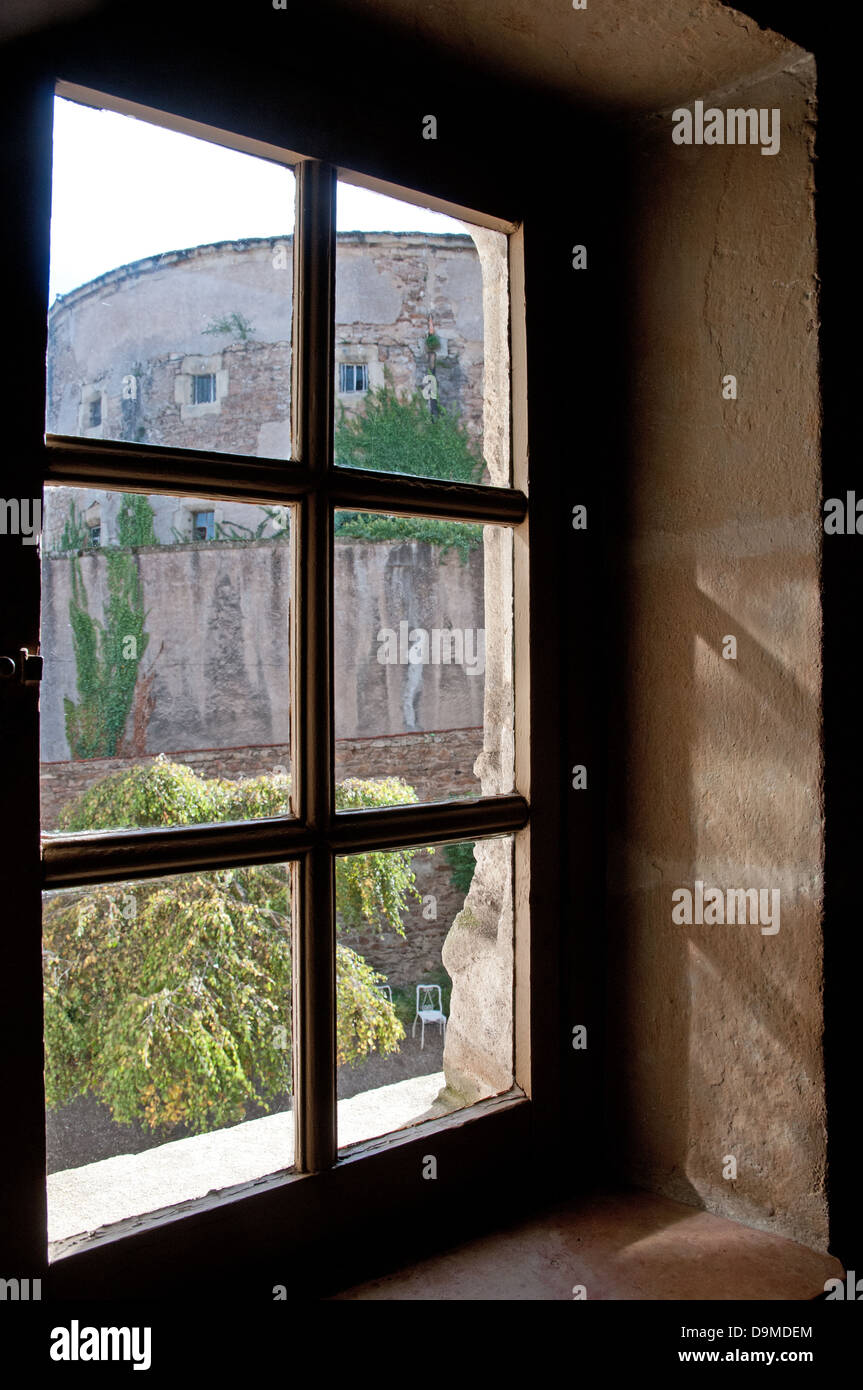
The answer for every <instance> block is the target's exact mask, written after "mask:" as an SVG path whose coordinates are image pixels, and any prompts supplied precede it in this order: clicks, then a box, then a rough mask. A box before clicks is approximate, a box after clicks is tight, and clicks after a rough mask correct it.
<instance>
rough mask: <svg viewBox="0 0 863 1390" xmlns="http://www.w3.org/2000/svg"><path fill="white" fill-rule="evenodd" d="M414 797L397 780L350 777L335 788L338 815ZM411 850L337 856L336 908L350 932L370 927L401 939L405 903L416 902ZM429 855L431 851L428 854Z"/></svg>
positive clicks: (407, 801) (398, 803) (406, 801)
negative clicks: (371, 779)
mask: <svg viewBox="0 0 863 1390" xmlns="http://www.w3.org/2000/svg"><path fill="white" fill-rule="evenodd" d="M416 800H417V794H416V792H415V791H414V789H413V787H410V786H408V784H407V782H403V781H402V780H401V778H399V777H383V778H380V779H379V780H377V781H368V782H365V781H360V780H359V778H356V777H350V778H348V779H347V780H346V781H344V782H341V783H340V784H339V785H338V786H337V787H336V806H337V808H338V809H339V810H340V811H353V810H359V809H360V808H362V807H364V806H405V805H410V804H411V803H414V802H416ZM416 853H417V851H416V850H415V849H396V850H392V849H388V850H371V851H369V852H368V853H366V854H349V855H340V856H339V858H338V859H337V860H336V904H337V906H338V911H339V916H340V917H341V920H342V923H343V925H344V927H345V928H346V929H348V930H351V929H354V928H356V927H359V926H362V925H372V926H374V927H376V928H377V930H378V931H379V932H383V931H384V930H385V929H387V928H388V929H389V930H390V931H394V932H396V933H397V934H398V935H399V936H404V934H405V929H404V926H403V924H402V920H401V914H402V913H403V912H404V910H405V908H406V907H407V906H408V899H409V898H410V897H414V898H417V899H419V897H420V895H419V893H418V892H417V891H416V888H415V886H414V885H415V878H416V876H415V874H414V871H413V869H412V868H411V861H412V860H413V858H414V856H415V854H416ZM427 853H428V854H433V853H434V850H432V849H429V850H427Z"/></svg>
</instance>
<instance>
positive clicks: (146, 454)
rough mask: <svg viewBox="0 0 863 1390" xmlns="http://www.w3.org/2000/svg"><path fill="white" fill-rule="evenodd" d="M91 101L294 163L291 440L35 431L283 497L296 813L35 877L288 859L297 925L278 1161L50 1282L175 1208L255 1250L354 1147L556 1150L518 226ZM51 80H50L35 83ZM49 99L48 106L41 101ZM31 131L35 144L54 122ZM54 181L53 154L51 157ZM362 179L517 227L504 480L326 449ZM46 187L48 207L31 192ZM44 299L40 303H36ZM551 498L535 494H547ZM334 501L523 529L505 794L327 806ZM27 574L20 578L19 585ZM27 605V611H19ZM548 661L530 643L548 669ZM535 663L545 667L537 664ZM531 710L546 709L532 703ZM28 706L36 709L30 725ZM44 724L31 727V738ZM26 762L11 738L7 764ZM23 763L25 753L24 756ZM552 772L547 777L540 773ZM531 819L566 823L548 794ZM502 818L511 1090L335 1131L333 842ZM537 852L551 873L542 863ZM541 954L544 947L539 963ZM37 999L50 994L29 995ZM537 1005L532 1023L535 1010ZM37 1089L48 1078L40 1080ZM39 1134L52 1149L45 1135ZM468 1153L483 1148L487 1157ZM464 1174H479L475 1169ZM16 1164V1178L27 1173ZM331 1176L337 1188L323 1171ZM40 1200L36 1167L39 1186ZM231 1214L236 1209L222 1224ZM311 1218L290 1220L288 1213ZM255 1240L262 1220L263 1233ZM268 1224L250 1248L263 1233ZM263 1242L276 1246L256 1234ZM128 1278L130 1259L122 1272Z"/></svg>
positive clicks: (178, 487)
mask: <svg viewBox="0 0 863 1390" xmlns="http://www.w3.org/2000/svg"><path fill="white" fill-rule="evenodd" d="M55 94H56V95H59V96H66V97H69V98H70V99H73V100H77V101H81V100H84V101H87V102H88V103H89V104H93V105H98V106H101V107H105V108H107V109H112V110H115V111H119V112H125V113H127V114H133V115H138V116H139V117H142V118H143V119H146V120H151V121H154V123H156V124H163V125H166V126H169V127H170V128H173V129H177V130H182V131H185V132H186V133H189V134H194V135H198V136H200V138H203V139H208V140H211V141H213V140H215V141H216V142H217V143H224V144H226V145H230V146H231V147H232V148H234V149H237V150H247V151H248V152H249V153H255V154H263V155H264V156H265V157H268V158H278V159H279V160H281V161H282V162H285V163H289V164H291V165H292V166H293V168H294V172H295V175H296V180H297V186H296V195H297V202H296V230H295V234H294V290H293V359H292V440H293V446H292V458H291V459H290V460H288V461H285V460H276V459H261V458H250V457H243V456H233V455H229V454H225V453H215V452H207V451H200V450H189V449H175V448H171V447H164V446H139V445H136V444H130V443H126V442H122V441H112V440H103V439H98V440H94V439H90V438H85V437H77V436H75V437H64V436H55V435H51V436H45V437H44V442H43V444H42V445H41V450H40V452H41V465H40V468H39V472H40V474H41V479H42V483H43V485H72V486H82V487H84V486H87V487H93V486H100V487H104V488H108V489H114V490H124V489H126V490H135V491H139V492H142V491H143V492H147V493H154V494H159V493H160V494H163V495H183V496H195V497H200V498H201V499H202V500H203V499H207V501H208V502H213V501H219V500H235V501H244V502H250V503H262V502H268V503H273V504H279V503H284V504H287V505H290V506H291V507H292V509H293V512H292V515H293V528H292V531H293V534H292V542H293V551H294V555H293V566H292V570H293V587H292V594H291V608H292V613H293V614H294V619H293V629H294V630H293V635H292V649H291V651H292V658H291V660H292V670H291V699H292V719H291V729H292V734H291V737H292V748H291V756H292V768H293V772H294V783H293V802H292V811H293V815H292V816H291V817H290V818H284V817H279V818H272V819H267V820H259V821H252V822H247V823H240V824H227V825H226V824H218V825H212V826H191V827H179V828H176V829H143V830H132V831H122V832H120V831H116V832H113V831H112V832H100V833H95V834H92V835H86V836H79V837H74V838H62V837H56V838H55V837H51V838H50V839H49V840H46V841H45V842H44V843H43V845H42V874H41V878H42V887H43V888H45V889H60V888H69V887H75V886H80V885H84V884H88V883H109V882H116V881H122V880H126V879H132V878H142V877H155V876H159V875H165V874H173V873H184V872H196V871H201V870H205V869H213V868H217V867H230V866H232V865H240V864H259V863H273V862H283V861H284V862H290V863H291V865H292V889H293V895H294V896H293V901H294V904H295V911H294V913H293V922H294V926H293V930H294V942H293V950H294V965H295V969H294V997H293V1027H294V1107H293V1115H294V1124H295V1156H294V1167H293V1169H292V1170H291V1171H290V1172H282V1173H277V1174H273V1175H271V1176H270V1177H268V1178H264V1179H261V1180H258V1181H257V1182H253V1183H246V1184H242V1185H239V1186H236V1187H233V1188H227V1189H224V1190H223V1191H221V1192H218V1193H215V1194H211V1195H210V1196H209V1197H208V1198H205V1199H201V1200H200V1201H198V1202H193V1203H181V1204H179V1205H178V1206H176V1207H171V1208H168V1209H166V1210H165V1211H162V1212H155V1213H150V1214H148V1215H147V1216H144V1217H135V1218H130V1219H129V1220H128V1221H126V1222H121V1223H118V1224H116V1225H112V1226H111V1227H108V1228H105V1229H104V1230H102V1231H100V1232H98V1233H90V1234H88V1235H87V1236H86V1237H82V1238H81V1239H79V1240H72V1241H69V1242H66V1243H65V1245H64V1248H63V1250H62V1252H61V1253H60V1254H59V1255H55V1256H54V1257H53V1259H52V1263H51V1265H50V1273H51V1276H52V1283H53V1285H54V1288H55V1289H56V1290H58V1291H59V1292H60V1293H61V1295H62V1292H63V1290H64V1289H65V1290H66V1291H68V1292H70V1293H71V1292H74V1293H80V1292H82V1291H83V1290H87V1289H90V1290H95V1289H98V1288H99V1287H102V1286H103V1285H104V1283H105V1282H109V1283H110V1282H111V1281H112V1280H113V1279H115V1278H118V1277H119V1276H120V1273H121V1272H122V1273H123V1274H124V1275H125V1274H128V1272H129V1269H130V1263H129V1262H130V1260H131V1261H132V1262H133V1263H135V1262H137V1265H138V1271H137V1272H138V1275H139V1277H141V1278H144V1279H146V1271H147V1270H148V1269H155V1268H158V1266H159V1261H160V1260H161V1261H163V1260H164V1259H166V1258H168V1251H169V1250H171V1249H172V1248H173V1246H174V1243H175V1241H176V1233H177V1223H180V1225H181V1226H182V1228H183V1231H184V1232H185V1235H186V1239H187V1243H188V1244H189V1248H190V1249H192V1248H194V1246H195V1243H196V1241H197V1240H200V1239H203V1240H204V1242H205V1243H206V1241H207V1239H209V1236H208V1235H207V1232H208V1231H210V1230H211V1226H210V1223H211V1222H212V1220H213V1219H217V1221H218V1229H219V1231H220V1240H221V1241H222V1242H224V1239H225V1235H226V1231H227V1230H229V1231H230V1241H231V1242H233V1246H232V1248H234V1249H236V1250H237V1251H239V1252H243V1251H247V1250H251V1249H252V1248H253V1247H255V1241H254V1239H252V1238H251V1232H252V1230H253V1229H256V1228H257V1227H259V1226H260V1222H261V1220H262V1219H263V1220H264V1224H265V1225H266V1224H267V1222H269V1221H275V1222H276V1223H277V1224H278V1226H279V1228H280V1229H282V1230H284V1227H285V1221H286V1220H288V1221H290V1218H291V1215H292V1214H293V1216H295V1217H296V1216H297V1215H298V1213H300V1212H302V1211H303V1208H304V1206H305V1205H306V1195H305V1192H304V1190H303V1189H304V1187H305V1185H307V1184H308V1183H309V1182H314V1181H316V1180H318V1179H323V1178H327V1179H328V1180H329V1181H330V1186H329V1187H328V1191H329V1192H330V1193H331V1195H332V1198H333V1200H334V1201H335V1210H336V1215H337V1214H338V1210H339V1204H340V1203H341V1204H342V1206H343V1208H344V1209H345V1210H346V1209H347V1208H348V1207H349V1206H350V1205H351V1203H353V1202H355V1200H356V1192H357V1165H358V1164H359V1165H360V1167H361V1168H362V1169H363V1177H362V1178H361V1179H360V1190H362V1189H363V1188H364V1187H365V1185H366V1184H367V1183H374V1182H375V1181H376V1175H377V1178H378V1179H379V1180H381V1181H383V1180H384V1179H383V1174H384V1173H385V1172H388V1171H390V1169H391V1167H392V1165H393V1163H395V1165H396V1167H397V1168H398V1169H399V1171H402V1170H403V1169H404V1167H405V1165H410V1166H411V1168H413V1167H414V1166H416V1168H417V1171H418V1169H419V1163H420V1159H419V1157H418V1156H417V1155H419V1154H421V1153H422V1152H424V1151H425V1150H427V1149H428V1146H429V1144H430V1142H432V1141H434V1142H436V1143H438V1144H439V1145H443V1146H450V1148H451V1151H452V1152H453V1153H455V1154H458V1155H460V1160H459V1161H460V1163H461V1165H462V1169H463V1174H464V1178H465V1181H471V1180H473V1181H474V1182H476V1183H477V1184H478V1183H480V1182H481V1181H482V1173H481V1164H482V1162H483V1161H484V1157H486V1158H487V1157H488V1156H490V1155H492V1154H495V1153H499V1152H500V1150H501V1145H503V1146H505V1147H506V1148H507V1150H508V1152H509V1153H510V1155H511V1158H512V1160H513V1161H514V1162H516V1163H518V1162H519V1161H520V1160H522V1159H526V1158H528V1157H535V1156H536V1153H537V1151H539V1152H541V1153H542V1152H544V1153H546V1154H547V1153H548V1152H549V1147H548V1146H549V1143H550V1142H551V1139H552V1135H553V1133H554V1130H555V1125H556V1117H555V1114H554V1111H555V1097H554V1086H555V1075H556V1063H555V1061H554V1054H555V1052H556V1050H557V1042H556V1038H554V1037H553V1036H552V1033H551V1032H550V1024H549V1019H548V1016H547V1010H545V1008H544V1004H543V1001H542V999H540V998H539V997H538V994H537V991H536V989H535V988H534V987H533V986H534V981H535V979H537V978H539V979H541V980H546V981H548V980H550V979H551V978H552V977H553V973H554V961H553V959H552V956H553V951H552V952H550V951H549V947H550V946H551V945H552V943H553V942H555V941H556V928H557V919H556V915H553V914H554V908H553V903H554V896H555V895H554V888H553V887H549V883H548V880H549V879H550V877H551V876H552V875H551V872H550V871H551V870H552V867H553V864H554V859H553V855H554V848H553V846H552V845H549V844H545V845H544V846H543V848H542V850H539V849H538V848H537V847H535V848H534V849H533V851H532V848H531V830H530V811H529V807H530V799H531V758H530V750H531V742H532V736H533V733H534V732H535V731H536V727H537V720H536V718H535V714H534V709H533V708H532V707H531V703H530V691H531V684H532V680H531V677H532V672H533V670H534V668H535V665H536V661H535V657H536V652H537V646H538V642H537V639H538V638H539V639H540V640H539V645H542V641H543V636H541V635H540V634H541V633H542V626H543V625H542V622H541V621H540V620H539V617H538V615H536V614H535V613H534V612H533V611H532V607H531V604H530V602H529V597H528V596H529V592H530V581H531V577H532V572H533V561H532V559H531V557H530V555H529V551H528V543H527V542H528V524H529V521H528V450H527V414H526V398H527V392H526V362H527V351H526V323H525V310H524V232H523V227H522V226H521V225H516V224H513V223H511V222H506V221H504V220H502V219H499V218H496V217H494V216H490V215H484V214H481V213H477V212H475V211H473V210H469V209H466V208H464V207H462V206H460V205H454V204H452V203H450V202H447V201H446V200H444V199H442V198H439V197H437V196H435V195H431V196H430V195H427V194H424V193H422V192H420V191H415V190H409V189H406V188H403V187H402V186H401V185H395V184H390V183H388V182H386V181H383V180H381V179H380V178H377V177H373V176H367V175H364V174H362V173H361V172H358V171H357V170H346V169H342V168H338V167H336V166H335V165H333V164H329V163H326V162H323V161H321V160H317V159H313V158H307V157H303V156H300V155H296V154H293V153H292V152H290V151H284V150H278V149H276V148H275V147H273V146H272V145H269V144H267V145H263V144H261V143H260V142H257V141H255V140H253V139H250V138H248V137H241V136H232V135H229V134H227V133H226V132H224V131H219V130H216V129H214V128H211V127H204V126H200V125H199V124H198V123H196V122H193V121H188V120H185V119H183V118H180V117H173V116H170V115H168V114H167V113H165V112H160V111H155V110H152V109H151V108H147V107H142V106H141V105H140V104H138V103H133V102H129V101H125V100H124V99H122V98H115V97H112V96H107V95H106V94H104V93H101V92H99V93H96V92H93V91H91V90H89V89H85V88H81V87H78V86H73V85H72V84H69V83H65V82H62V83H61V82H58V83H56V84H52V89H51V92H50V97H51V98H53V96H54V95H55ZM40 98H41V100H42V101H45V102H46V103H47V100H48V93H47V91H46V90H44V89H43V90H42V91H41V93H40ZM40 117H41V119H42V121H44V119H45V109H44V107H42V108H41V111H40ZM34 143H35V145H36V147H37V148H39V149H40V152H41V153H43V154H44V148H45V147H44V142H42V143H40V140H39V139H38V137H37V138H36V139H35V142H34ZM46 176H47V179H48V182H49V185H50V168H49V169H48V170H47V175H46ZM340 180H341V181H344V182H349V183H354V184H358V185H360V186H364V187H366V188H369V189H371V190H373V191H379V192H382V193H385V194H387V195H389V196H397V197H400V198H402V199H403V200H405V201H415V202H416V203H417V204H421V205H425V206H430V207H433V208H434V209H435V210H439V211H443V212H447V213H449V214H450V215H453V216H456V217H463V218H465V219H466V220H468V221H472V222H474V223H476V224H479V225H484V226H488V227H491V228H492V229H494V230H499V231H503V232H505V233H506V234H507V235H508V246H509V256H508V260H509V292H510V293H509V302H510V407H511V425H512V429H511V451H510V457H511V468H512V474H511V484H512V485H511V486H510V487H508V488H502V487H492V486H482V485H474V484H463V483H449V482H447V483H442V482H438V481H435V480H426V479H421V478H415V477H406V476H399V475H393V474H375V473H373V472H369V471H366V470H355V469H347V468H335V466H334V463H333V452H332V430H333V401H334V391H335V390H336V384H337V382H336V375H335V371H336V365H335V354H334V304H335V250H336V236H335V198H336V189H337V183H338V181H340ZM38 207H39V208H41V209H43V210H44V207H45V202H44V200H41V201H40V202H39V203H38ZM46 307H47V306H46ZM547 502H548V499H546V501H545V503H544V504H543V507H542V511H543V514H544V516H545V518H546V520H547V519H548V516H549V509H548V505H547ZM338 508H346V509H350V510H373V511H378V510H382V509H383V510H386V511H388V512H392V513H396V514H403V515H414V516H428V517H436V518H442V519H451V520H458V521H465V522H480V523H486V524H490V525H495V524H497V525H505V526H508V527H510V528H512V532H513V585H514V604H513V622H514V630H513V638H514V641H513V646H514V671H513V688H514V700H515V788H516V790H515V791H513V792H512V793H511V794H509V795H501V796H492V797H484V796H480V797H477V798H475V799H473V800H467V801H463V802H448V803H429V804H418V805H409V806H398V807H392V808H380V809H368V810H362V811H353V812H342V811H339V812H336V809H335V776H334V729H333V717H334V701H333V673H332V641H333V573H334V571H333V558H334V550H333V546H334V537H333V525H332V521H333V515H334V513H335V510H336V509H338ZM30 591H31V593H32V585H31V586H30ZM31 617H32V615H31ZM543 665H545V667H546V669H548V666H547V663H543V662H542V661H540V671H541V669H542V667H543ZM534 684H536V682H535V681H534ZM539 718H540V719H541V718H542V712H541V711H540V713H539ZM34 727H35V726H34ZM37 746H38V745H37ZM22 767H23V764H21V763H20V760H19V768H18V770H19V773H20V772H21V769H22ZM31 775H33V774H32V773H31ZM549 785H550V784H549V780H548V778H547V777H546V779H545V786H546V787H548V786H549ZM542 822H543V827H544V828H545V827H546V826H548V825H549V824H551V825H552V826H554V825H556V823H557V822H556V820H555V815H554V812H553V810H552V812H551V816H550V818H549V808H548V807H546V808H544V812H543V815H542ZM500 834H510V835H511V836H512V837H513V846H514V854H513V866H514V876H515V877H514V919H515V924H514V931H515V940H514V997H513V1042H514V1047H513V1052H514V1058H513V1074H514V1086H513V1088H512V1090H511V1091H509V1092H507V1093H505V1094H504V1095H502V1096H498V1097H492V1098H490V1099H489V1100H487V1101H483V1102H479V1103H477V1104H475V1105H473V1106H471V1107H469V1108H468V1109H467V1110H463V1111H456V1112H454V1113H453V1114H451V1115H448V1116H445V1117H444V1118H442V1119H440V1120H436V1121H432V1122H427V1123H425V1124H423V1125H420V1126H415V1127H410V1128H408V1129H407V1130H399V1131H395V1132H394V1133H393V1134H390V1135H385V1136H381V1137H380V1138H377V1139H373V1140H370V1141H367V1142H365V1143H362V1144H358V1145H354V1146H351V1147H350V1149H346V1150H342V1151H341V1152H339V1151H338V1150H337V1137H336V1116H337V1109H336V1106H337V1100H336V1058H335V945H336V933H335V896H334V863H335V857H336V856H337V855H338V854H343V853H351V852H358V851H362V850H369V849H390V848H392V849H394V848H398V847H401V846H407V845H413V844H417V845H419V844H424V843H429V842H445V841H458V840H462V839H468V838H470V839H477V838H482V837H487V836H491V835H500ZM537 868H540V870H541V871H542V873H543V874H544V875H545V881H544V882H543V883H541V884H538V877H539V876H538V874H537ZM537 899H538V900H539V901H540V902H544V903H545V904H547V905H550V906H551V909H552V916H551V917H550V918H549V920H546V921H545V922H544V923H543V930H542V931H541V932H539V931H537V930H536V928H535V927H533V928H532V926H531V920H530V913H531V910H532V905H533V903H534V902H535V901H536V900H537ZM540 957H542V961H541V964H540V965H539V968H538V969H537V965H538V963H539V961H540ZM39 1007H40V1010H41V998H40V1000H39ZM541 1023H542V1026H540V1025H541ZM43 1105H44V1098H43ZM43 1152H44V1149H43ZM478 1163H479V1165H480V1167H477V1164H478ZM471 1175H472V1176H471ZM33 1176H34V1174H33V1172H32V1171H31V1172H29V1173H27V1174H25V1175H23V1178H22V1183H21V1185H22V1187H23V1188H24V1189H25V1190H29V1191H31V1192H32V1186H31V1187H30V1188H29V1189H28V1179H29V1180H30V1181H31V1182H32V1178H33ZM340 1176H341V1186H340V1187H336V1188H333V1187H332V1185H331V1180H332V1179H333V1178H336V1179H339V1177H340ZM37 1206H38V1208H39V1210H40V1211H42V1213H43V1216H44V1171H43V1174H42V1200H41V1203H37ZM226 1222H227V1227H226ZM300 1224H302V1222H301V1223H300ZM19 1234H20V1236H21V1239H20V1240H18V1241H17V1242H16V1248H17V1249H19V1250H21V1251H23V1254H24V1263H25V1264H26V1266H28V1267H29V1268H30V1269H33V1270H35V1271H37V1272H48V1264H47V1236H46V1232H45V1231H44V1228H43V1229H42V1230H41V1236H40V1233H39V1221H38V1219H36V1214H34V1212H32V1211H31V1212H29V1213H28V1214H26V1215H25V1217H24V1219H23V1221H22V1227H21V1232H20V1233H19ZM266 1245H267V1242H266V1241H264V1242H263V1246H266ZM263 1246H262V1245H261V1242H260V1240H259V1242H258V1246H257V1248H263ZM267 1248H268V1247H267ZM126 1284H127V1286H128V1287H131V1285H129V1282H128V1280H127V1281H126Z"/></svg>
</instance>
